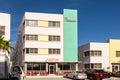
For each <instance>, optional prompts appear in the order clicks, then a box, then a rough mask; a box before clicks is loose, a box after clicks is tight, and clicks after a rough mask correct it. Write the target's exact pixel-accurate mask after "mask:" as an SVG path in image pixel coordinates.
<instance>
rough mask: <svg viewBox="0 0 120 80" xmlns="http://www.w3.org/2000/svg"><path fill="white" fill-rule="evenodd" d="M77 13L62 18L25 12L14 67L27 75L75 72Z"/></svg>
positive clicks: (72, 11) (61, 16)
mask: <svg viewBox="0 0 120 80" xmlns="http://www.w3.org/2000/svg"><path fill="white" fill-rule="evenodd" d="M77 23H78V21H77V10H70V9H64V11H63V14H48V13H35V12H25V14H24V17H23V19H22V22H21V24H20V27H19V31H18V40H17V44H16V46H15V48H16V51H14V53H13V54H14V55H16V57H13V58H15V59H13V60H14V61H17V63H15V62H14V61H13V63H14V64H17V65H20V66H23V70H24V72H25V73H26V74H31V72H34V71H36V73H37V74H39V73H41V72H45V73H47V74H61V73H64V72H67V71H71V70H78V39H77V34H78V33H77V31H78V29H77V27H78V26H77Z"/></svg>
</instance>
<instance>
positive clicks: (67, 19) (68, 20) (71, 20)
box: [64, 17, 76, 22]
mask: <svg viewBox="0 0 120 80" xmlns="http://www.w3.org/2000/svg"><path fill="white" fill-rule="evenodd" d="M64 20H65V21H66V22H76V20H74V19H70V18H68V17H65V18H64Z"/></svg>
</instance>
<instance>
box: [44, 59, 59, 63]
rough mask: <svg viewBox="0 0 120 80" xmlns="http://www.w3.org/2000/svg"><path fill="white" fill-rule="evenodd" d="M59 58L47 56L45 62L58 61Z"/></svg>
mask: <svg viewBox="0 0 120 80" xmlns="http://www.w3.org/2000/svg"><path fill="white" fill-rule="evenodd" d="M58 61H59V59H58V58H47V59H46V62H58Z"/></svg>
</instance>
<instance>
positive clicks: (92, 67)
mask: <svg viewBox="0 0 120 80" xmlns="http://www.w3.org/2000/svg"><path fill="white" fill-rule="evenodd" d="M85 68H86V69H89V68H90V69H100V68H102V64H101V63H91V64H85Z"/></svg>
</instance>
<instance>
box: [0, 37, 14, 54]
mask: <svg viewBox="0 0 120 80" xmlns="http://www.w3.org/2000/svg"><path fill="white" fill-rule="evenodd" d="M10 42H11V40H4V37H3V36H0V48H1V49H2V50H3V51H4V50H5V51H7V52H8V54H9V53H10V49H14V48H13V47H12V46H10Z"/></svg>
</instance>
